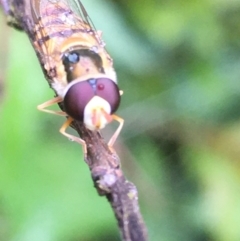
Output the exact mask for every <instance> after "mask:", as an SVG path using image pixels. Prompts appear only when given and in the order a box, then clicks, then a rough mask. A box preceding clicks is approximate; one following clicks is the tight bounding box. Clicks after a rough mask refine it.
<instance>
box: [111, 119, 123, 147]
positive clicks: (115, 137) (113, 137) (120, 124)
mask: <svg viewBox="0 0 240 241" xmlns="http://www.w3.org/2000/svg"><path fill="white" fill-rule="evenodd" d="M112 118H113V119H114V120H116V121H118V122H119V126H118V128H117V130H116V131H115V133H114V134H113V136H112V137H111V139H110V140H109V142H108V146H109V147H112V146H113V144H114V143H115V141H116V139H117V137H118V135H119V133H120V132H121V130H122V127H123V123H124V119H122V118H121V117H119V116H117V115H112Z"/></svg>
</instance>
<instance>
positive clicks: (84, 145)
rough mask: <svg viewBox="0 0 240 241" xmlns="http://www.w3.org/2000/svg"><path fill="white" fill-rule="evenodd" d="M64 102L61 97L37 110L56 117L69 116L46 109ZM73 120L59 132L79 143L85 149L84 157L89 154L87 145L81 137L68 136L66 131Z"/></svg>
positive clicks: (66, 123)
mask: <svg viewBox="0 0 240 241" xmlns="http://www.w3.org/2000/svg"><path fill="white" fill-rule="evenodd" d="M61 101H62V98H61V97H59V96H58V97H55V98H53V99H51V100H48V101H46V102H44V103H43V104H41V105H38V106H37V108H38V110H40V111H43V112H46V113H49V114H54V115H60V116H68V115H67V113H65V112H64V111H56V110H49V109H46V108H47V107H49V106H51V105H54V104H57V103H59V102H61ZM72 121H73V119H72V118H71V117H69V118H68V119H67V120H66V121H65V122H64V124H63V125H62V127H61V128H60V130H59V132H60V133H61V134H62V135H64V136H66V137H67V138H69V139H71V140H73V141H76V142H78V143H79V144H81V145H82V147H83V152H84V155H86V154H87V147H86V143H85V141H84V140H83V139H81V138H79V137H76V136H73V135H71V134H68V133H67V132H66V129H67V128H68V127H69V126H70V124H71V123H72Z"/></svg>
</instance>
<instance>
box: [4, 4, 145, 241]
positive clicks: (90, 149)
mask: <svg viewBox="0 0 240 241" xmlns="http://www.w3.org/2000/svg"><path fill="white" fill-rule="evenodd" d="M2 3H4V6H5V5H8V4H9V5H10V3H11V4H12V5H11V8H9V9H11V11H9V12H8V14H9V16H8V18H13V21H12V23H13V24H12V26H14V27H17V29H19V28H21V27H22V28H23V29H24V31H25V32H26V33H27V34H28V36H29V37H30V38H31V36H30V34H31V31H30V30H29V29H27V28H26V26H27V24H26V23H25V21H27V20H26V19H24V17H26V16H23V14H22V13H23V12H24V7H29V6H24V4H25V3H26V2H25V1H23V0H12V1H10V0H2ZM5 12H6V11H5ZM38 57H39V56H38ZM39 61H40V63H41V66H42V68H43V64H44V63H43V62H42V61H41V59H39ZM43 70H44V68H43ZM45 76H46V78H47V79H48V80H49V78H50V77H49V76H47V75H46V73H45ZM60 107H61V106H60ZM72 127H73V128H74V129H75V130H76V131H77V132H78V133H79V135H80V136H81V138H82V139H84V140H85V142H86V145H87V157H86V160H85V161H86V163H87V165H88V166H89V169H90V171H91V176H92V180H93V182H94V186H95V188H96V189H97V191H98V194H99V195H100V196H106V198H107V200H108V201H109V202H110V204H111V206H112V209H113V211H114V213H115V217H116V219H117V222H118V226H119V229H120V232H121V234H122V240H124V241H146V240H147V231H146V227H145V225H144V222H143V219H142V216H141V213H140V210H139V205H138V194H137V189H136V187H135V186H134V185H133V184H132V183H131V182H129V181H128V180H127V179H126V178H125V177H124V174H123V171H122V169H121V167H120V159H119V157H118V156H117V154H116V153H115V152H114V150H110V149H109V147H108V145H107V144H106V142H105V140H104V139H103V138H102V137H101V136H100V134H99V133H98V132H92V131H90V130H88V129H87V128H86V127H85V126H84V124H83V123H81V122H77V121H74V122H73V124H72Z"/></svg>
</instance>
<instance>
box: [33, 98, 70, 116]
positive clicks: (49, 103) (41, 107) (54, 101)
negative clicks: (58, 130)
mask: <svg viewBox="0 0 240 241" xmlns="http://www.w3.org/2000/svg"><path fill="white" fill-rule="evenodd" d="M59 102H62V98H61V97H59V96H57V97H55V98H53V99H51V100H48V101H46V102H44V103H43V104H41V105H38V106H37V108H38V110H40V111H43V112H47V113H50V114H54V115H61V116H67V114H66V113H65V112H64V111H56V110H49V109H46V108H47V107H49V106H52V105H54V104H57V103H59Z"/></svg>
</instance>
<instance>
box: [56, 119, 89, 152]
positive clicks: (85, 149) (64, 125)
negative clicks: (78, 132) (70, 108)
mask: <svg viewBox="0 0 240 241" xmlns="http://www.w3.org/2000/svg"><path fill="white" fill-rule="evenodd" d="M72 122H73V118H71V117H69V118H68V119H67V120H66V121H65V122H64V124H63V125H62V127H61V128H60V130H59V132H60V133H61V134H63V135H64V136H66V137H67V138H68V139H70V140H73V141H76V142H78V143H79V144H81V145H82V147H83V153H84V155H85V156H86V155H87V146H86V142H85V141H84V140H83V139H81V138H79V137H76V136H73V135H71V134H68V133H67V132H66V129H67V128H68V127H69V126H70V124H71V123H72Z"/></svg>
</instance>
